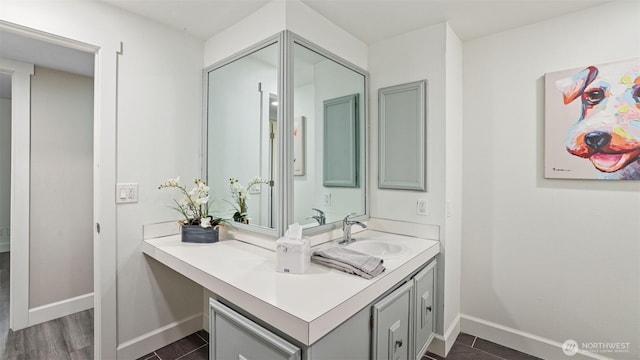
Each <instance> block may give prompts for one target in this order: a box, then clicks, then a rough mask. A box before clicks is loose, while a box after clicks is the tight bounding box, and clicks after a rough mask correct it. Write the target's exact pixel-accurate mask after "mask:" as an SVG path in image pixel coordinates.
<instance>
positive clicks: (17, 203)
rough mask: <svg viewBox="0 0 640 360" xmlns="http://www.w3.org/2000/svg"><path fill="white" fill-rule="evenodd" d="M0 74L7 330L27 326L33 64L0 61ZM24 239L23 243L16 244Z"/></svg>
mask: <svg viewBox="0 0 640 360" xmlns="http://www.w3.org/2000/svg"><path fill="white" fill-rule="evenodd" d="M0 72H3V73H5V74H9V75H11V180H10V182H11V200H10V201H11V205H10V211H9V214H10V225H9V226H10V229H11V241H10V243H9V249H10V250H9V251H10V252H9V253H10V254H11V255H10V256H11V260H10V271H9V289H10V290H9V293H10V298H9V327H10V328H11V329H13V330H19V329H24V328H26V327H28V326H29V203H30V192H29V181H24V179H27V180H28V179H29V178H30V171H31V167H30V164H29V163H30V158H31V154H30V151H31V149H30V141H29V136H30V132H31V126H30V119H31V75H33V64H27V63H23V62H17V61H11V60H7V59H0ZM16 239H24V241H16Z"/></svg>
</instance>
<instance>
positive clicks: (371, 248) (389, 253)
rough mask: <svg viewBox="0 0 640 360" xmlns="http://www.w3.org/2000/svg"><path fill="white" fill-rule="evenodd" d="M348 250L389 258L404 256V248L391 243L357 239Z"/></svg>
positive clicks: (348, 246)
mask: <svg viewBox="0 0 640 360" xmlns="http://www.w3.org/2000/svg"><path fill="white" fill-rule="evenodd" d="M346 248H347V249H351V250H355V251H359V252H361V253H365V254H367V255H371V256H376V257H380V258H389V257H394V256H398V255H400V254H402V252H403V250H404V247H403V246H401V245H397V244H393V243H391V242H389V241H382V240H366V239H357V240H356V241H355V242H352V243H351V244H349V245H347V246H346Z"/></svg>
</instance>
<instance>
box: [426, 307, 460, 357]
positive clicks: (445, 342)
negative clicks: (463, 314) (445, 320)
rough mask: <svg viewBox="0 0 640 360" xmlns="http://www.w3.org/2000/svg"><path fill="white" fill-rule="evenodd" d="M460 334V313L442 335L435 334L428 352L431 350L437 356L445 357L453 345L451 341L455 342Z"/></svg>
mask: <svg viewBox="0 0 640 360" xmlns="http://www.w3.org/2000/svg"><path fill="white" fill-rule="evenodd" d="M458 334H460V315H458V316H456V318H455V319H454V320H453V322H452V323H451V325H449V328H448V329H447V331H445V332H444V336H443V335H440V334H436V336H435V337H434V338H433V341H431V344H430V345H429V349H428V350H429V352H432V353H434V354H436V355H438V356H442V357H446V355H447V354H448V353H449V350H451V347H453V343H454V342H456V339H457V338H458Z"/></svg>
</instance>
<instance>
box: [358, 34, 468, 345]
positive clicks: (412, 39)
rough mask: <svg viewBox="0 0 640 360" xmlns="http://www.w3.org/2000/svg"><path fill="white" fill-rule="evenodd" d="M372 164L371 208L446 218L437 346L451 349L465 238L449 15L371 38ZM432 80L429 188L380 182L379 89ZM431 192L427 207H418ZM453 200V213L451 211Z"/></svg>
mask: <svg viewBox="0 0 640 360" xmlns="http://www.w3.org/2000/svg"><path fill="white" fill-rule="evenodd" d="M369 71H370V73H371V85H370V89H371V97H370V98H371V104H370V111H371V117H370V127H371V135H370V139H371V146H370V156H371V160H370V165H371V174H372V176H371V178H370V186H371V216H373V217H379V218H387V219H394V220H401V221H408V222H413V223H422V224H431V225H438V226H440V241H441V245H442V253H441V255H440V256H439V257H438V295H437V297H438V304H439V305H438V307H439V312H438V319H437V326H436V327H437V332H438V333H439V334H440V335H441V336H444V338H440V339H439V340H443V341H444V343H443V342H442V341H440V342H439V345H438V346H436V347H435V348H434V349H433V350H434V351H438V352H440V353H444V352H446V351H447V350H448V349H449V348H450V347H451V345H452V344H453V341H455V338H456V336H457V333H458V319H459V301H460V300H459V299H460V246H461V245H460V243H461V235H460V232H461V212H460V207H461V199H460V187H461V181H462V180H461V165H460V162H461V141H462V140H461V135H462V112H461V109H460V102H461V92H462V91H461V90H462V73H461V72H462V46H461V42H460V40H459V39H458V37H457V36H456V34H455V33H454V32H453V30H452V29H451V28H450V27H449V25H448V24H446V23H442V24H438V25H434V26H430V27H427V28H424V29H419V30H415V31H412V32H409V33H406V34H403V35H399V36H396V37H393V38H390V39H386V40H382V41H380V42H378V43H375V44H372V45H371V47H370V48H369ZM423 79H426V80H427V150H426V151H427V154H426V159H427V191H426V192H418V191H405V190H392V189H378V179H377V174H378V141H377V139H378V121H379V118H378V90H379V89H380V88H383V87H387V86H393V85H399V84H404V83H408V82H412V81H418V80H423ZM418 199H427V201H428V212H429V213H428V215H427V216H421V215H417V214H416V201H417V200H418ZM447 202H449V203H450V210H451V211H450V212H449V213H450V216H449V217H446V214H447V205H446V203H447Z"/></svg>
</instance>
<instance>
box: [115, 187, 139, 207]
mask: <svg viewBox="0 0 640 360" xmlns="http://www.w3.org/2000/svg"><path fill="white" fill-rule="evenodd" d="M137 202H138V184H137V183H119V184H117V185H116V203H117V204H129V203H137Z"/></svg>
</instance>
